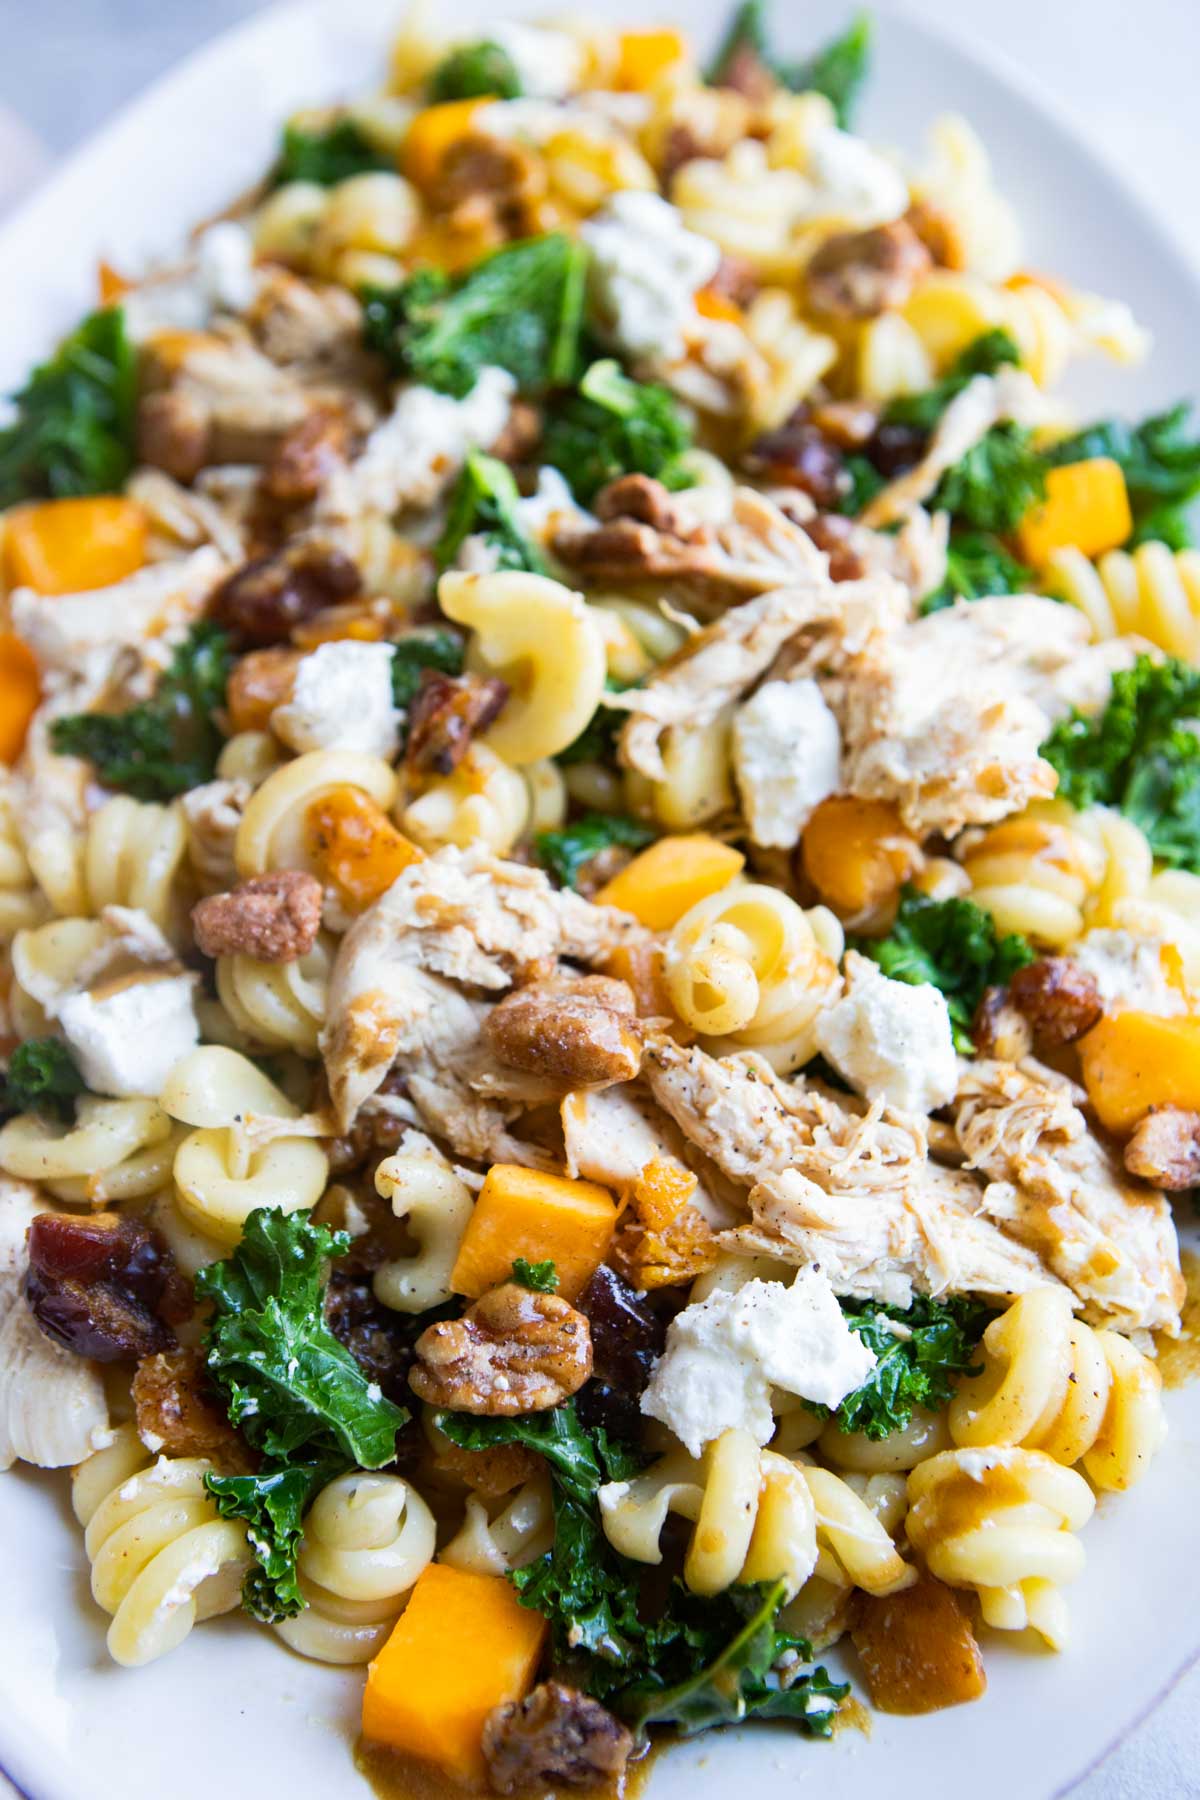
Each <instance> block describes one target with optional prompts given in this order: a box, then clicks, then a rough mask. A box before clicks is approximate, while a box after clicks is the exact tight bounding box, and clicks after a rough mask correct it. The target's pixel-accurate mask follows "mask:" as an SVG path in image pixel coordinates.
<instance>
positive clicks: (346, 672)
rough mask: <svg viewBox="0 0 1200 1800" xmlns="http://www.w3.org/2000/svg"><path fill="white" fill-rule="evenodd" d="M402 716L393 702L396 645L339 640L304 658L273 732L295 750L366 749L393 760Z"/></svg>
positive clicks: (273, 718)
mask: <svg viewBox="0 0 1200 1800" xmlns="http://www.w3.org/2000/svg"><path fill="white" fill-rule="evenodd" d="M399 726H400V713H399V711H398V709H397V707H396V704H395V701H394V700H393V698H392V647H391V645H390V644H363V643H357V642H355V641H354V640H353V639H350V638H345V639H339V640H338V641H337V642H335V643H332V644H322V645H320V647H319V648H318V649H316V650H314V651H313V652H312V654H311V655H309V656H305V657H302V658H301V660H300V662H299V663H298V665H297V667H296V678H295V681H294V683H293V685H292V697H291V699H290V700H289V701H287V702H286V704H285V705H283V706H277V707H276V708H275V711H274V712H273V713H272V714H271V729H272V730H273V731H274V733H275V735H276V737H279V738H282V739H283V742H284V743H285V744H287V745H288V746H289V748H291V749H292V750H296V751H300V752H303V751H305V750H362V751H365V752H366V754H367V755H368V756H382V757H384V758H391V757H393V756H394V755H395V754H396V747H397V744H398V743H399Z"/></svg>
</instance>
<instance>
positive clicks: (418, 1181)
mask: <svg viewBox="0 0 1200 1800" xmlns="http://www.w3.org/2000/svg"><path fill="white" fill-rule="evenodd" d="M375 1187H376V1191H377V1192H378V1193H379V1194H380V1195H381V1197H382V1198H383V1199H385V1200H390V1201H391V1204H392V1211H393V1212H394V1213H395V1214H396V1216H397V1218H402V1219H403V1220H404V1222H405V1224H406V1226H407V1228H408V1230H409V1231H410V1232H411V1234H412V1235H413V1237H415V1238H416V1240H417V1242H418V1244H419V1245H420V1250H419V1252H418V1253H417V1255H415V1256H409V1257H402V1258H397V1259H396V1260H394V1261H392V1262H386V1263H384V1264H383V1265H382V1267H380V1268H378V1269H377V1270H376V1271H375V1277H374V1282H373V1286H374V1289H375V1297H376V1299H377V1300H381V1301H382V1302H383V1304H384V1305H385V1306H390V1307H392V1308H394V1310H395V1311H396V1312H407V1313H420V1312H428V1311H429V1309H430V1308H431V1307H434V1306H442V1305H444V1304H445V1302H446V1301H447V1300H448V1299H449V1298H450V1296H451V1294H452V1292H453V1289H452V1288H451V1286H450V1273H451V1270H452V1269H453V1267H454V1262H455V1259H456V1257H457V1255H458V1249H459V1245H460V1243H461V1242H462V1235H463V1232H464V1231H465V1230H466V1228H467V1221H468V1220H469V1219H470V1217H471V1213H472V1210H473V1207H474V1201H473V1199H472V1196H471V1190H470V1189H469V1188H468V1187H467V1185H466V1183H465V1182H464V1181H462V1180H460V1178H459V1177H458V1176H457V1175H456V1174H455V1173H454V1170H453V1169H452V1168H451V1167H450V1165H449V1163H448V1162H447V1161H446V1159H445V1158H444V1157H443V1156H442V1155H441V1154H440V1153H439V1152H438V1150H437V1148H436V1147H435V1145H433V1144H432V1143H430V1142H429V1140H428V1139H425V1140H423V1141H422V1140H421V1139H420V1136H419V1134H418V1133H413V1134H412V1136H411V1137H410V1138H409V1140H408V1141H407V1142H406V1143H404V1144H402V1145H401V1148H400V1149H399V1150H398V1151H397V1153H396V1155H395V1156H388V1157H385V1158H384V1160H383V1161H382V1162H381V1163H380V1164H379V1166H378V1168H377V1169H376V1170H375Z"/></svg>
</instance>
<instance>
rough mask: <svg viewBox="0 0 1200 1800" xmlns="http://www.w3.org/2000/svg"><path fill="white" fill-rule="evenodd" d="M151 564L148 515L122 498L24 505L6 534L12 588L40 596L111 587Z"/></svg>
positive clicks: (103, 496) (7, 571)
mask: <svg viewBox="0 0 1200 1800" xmlns="http://www.w3.org/2000/svg"><path fill="white" fill-rule="evenodd" d="M145 560H146V515H145V513H144V512H143V511H142V509H141V507H140V506H135V504H134V503H133V501H132V500H125V499H123V498H122V497H121V495H120V494H94V495H91V496H89V497H87V498H85V499H78V500H44V501H41V502H40V503H39V504H38V505H36V506H20V507H18V508H17V509H16V510H15V511H14V512H13V513H11V514H10V515H9V518H8V521H7V523H6V526H5V530H4V565H5V574H6V576H7V578H8V581H9V584H10V585H11V586H12V587H31V588H34V589H36V591H37V592H38V593H39V594H77V593H82V592H85V591H86V590H87V589H89V588H102V587H111V586H112V584H113V583H114V582H115V581H123V580H124V579H125V577H126V576H127V575H132V574H133V573H134V571H135V570H137V569H140V568H141V566H142V564H143V563H144V562H145Z"/></svg>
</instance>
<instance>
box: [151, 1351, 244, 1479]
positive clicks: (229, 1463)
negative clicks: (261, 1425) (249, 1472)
mask: <svg viewBox="0 0 1200 1800" xmlns="http://www.w3.org/2000/svg"><path fill="white" fill-rule="evenodd" d="M133 1405H134V1414H135V1417H136V1419H137V1428H138V1436H139V1437H140V1438H141V1439H142V1441H143V1442H144V1443H145V1444H147V1445H148V1446H149V1447H150V1449H152V1450H154V1451H155V1452H160V1451H161V1452H162V1453H163V1454H164V1455H166V1456H211V1457H212V1459H213V1461H214V1462H217V1463H219V1464H220V1465H221V1467H222V1468H225V1469H237V1470H242V1471H244V1470H246V1469H248V1468H249V1467H250V1457H249V1456H248V1455H247V1452H246V1446H245V1445H244V1443H243V1442H242V1439H241V1438H240V1436H239V1435H238V1433H237V1432H236V1431H235V1430H234V1428H233V1426H232V1425H231V1424H230V1423H229V1420H228V1418H227V1416H226V1412H225V1408H224V1406H223V1405H222V1403H221V1400H220V1397H219V1395H217V1394H216V1393H215V1392H214V1390H213V1388H212V1387H211V1386H210V1384H209V1382H208V1379H207V1372H206V1369H205V1362H204V1357H203V1355H202V1354H201V1352H200V1351H199V1350H160V1351H158V1352H157V1353H156V1354H155V1355H154V1356H143V1358H142V1360H141V1361H140V1362H139V1363H138V1366H137V1369H136V1370H135V1372H134V1377H133Z"/></svg>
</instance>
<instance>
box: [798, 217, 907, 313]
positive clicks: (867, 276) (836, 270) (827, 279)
mask: <svg viewBox="0 0 1200 1800" xmlns="http://www.w3.org/2000/svg"><path fill="white" fill-rule="evenodd" d="M932 260H933V259H932V258H931V256H930V254H929V252H928V250H927V249H926V248H925V246H924V244H923V243H922V242H921V240H920V238H919V237H918V236H917V234H916V232H915V231H914V230H913V228H912V226H911V225H906V224H905V222H904V220H903V219H893V221H892V222H891V224H889V225H875V226H873V227H872V228H871V229H870V230H869V231H840V232H838V233H837V234H836V236H834V237H831V238H826V240H825V242H824V243H823V244H822V245H821V247H820V249H819V250H818V251H817V252H816V255H815V256H814V257H813V259H812V261H811V262H810V263H809V265H808V272H807V275H806V284H807V289H808V303H809V305H810V306H811V307H812V309H813V311H814V312H817V313H824V314H826V315H827V316H829V317H830V318H837V319H877V318H878V317H879V315H880V313H882V312H889V311H892V310H893V309H895V308H896V307H899V306H903V305H904V304H905V302H906V301H907V299H908V298H909V296H910V294H911V293H912V291H913V288H914V286H915V284H916V283H917V282H918V281H919V280H920V278H921V276H922V275H924V274H925V273H926V272H927V271H928V269H929V267H930V265H931V263H932Z"/></svg>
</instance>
